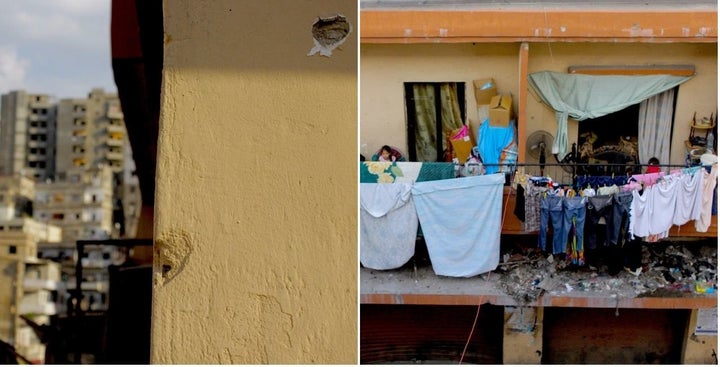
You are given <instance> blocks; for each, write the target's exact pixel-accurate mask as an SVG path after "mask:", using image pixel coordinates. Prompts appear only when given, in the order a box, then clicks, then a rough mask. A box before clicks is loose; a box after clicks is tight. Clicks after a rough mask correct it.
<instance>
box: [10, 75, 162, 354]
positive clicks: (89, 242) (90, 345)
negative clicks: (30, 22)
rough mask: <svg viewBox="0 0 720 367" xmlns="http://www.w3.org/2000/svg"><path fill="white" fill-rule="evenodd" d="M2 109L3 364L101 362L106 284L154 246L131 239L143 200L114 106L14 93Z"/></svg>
mask: <svg viewBox="0 0 720 367" xmlns="http://www.w3.org/2000/svg"><path fill="white" fill-rule="evenodd" d="M0 106H1V107H0V112H1V114H0V278H1V279H0V344H2V346H1V348H0V350H4V351H5V353H2V354H3V355H6V356H8V357H6V358H5V360H4V362H10V363H15V362H26V363H67V362H73V363H102V361H103V360H102V358H103V357H101V355H105V354H107V353H109V351H108V350H107V348H106V347H105V346H107V340H108V338H111V337H112V335H110V334H109V333H108V331H109V330H110V328H111V327H112V325H111V324H112V323H111V322H108V320H109V319H108V311H109V307H108V305H109V298H110V296H111V294H110V287H109V284H110V279H111V277H113V276H115V277H118V275H117V274H119V273H118V271H119V270H121V269H127V268H128V267H135V268H137V265H139V264H141V263H142V261H140V262H138V261H136V260H134V259H135V258H137V256H135V255H136V254H135V252H136V248H135V247H137V246H142V245H148V244H151V241H149V240H148V241H145V242H143V241H136V240H131V239H133V238H134V237H135V234H136V232H137V226H138V218H139V216H140V210H141V206H142V202H141V200H142V199H141V196H140V188H139V183H138V177H137V175H136V173H135V162H134V161H133V158H132V151H131V148H130V143H129V140H128V134H127V130H126V127H125V120H124V116H123V112H122V109H121V106H120V99H119V98H118V96H117V94H115V93H108V92H105V91H104V90H103V89H92V90H91V91H90V92H89V93H88V95H87V97H85V98H62V99H59V100H55V99H54V97H53V96H50V95H46V94H34V93H28V92H26V91H24V90H15V91H10V92H8V93H6V94H3V95H2V103H1V105H0ZM149 272H150V267H149V265H147V266H145V267H143V268H142V273H143V274H147V276H148V277H149V274H150V273H149ZM130 273H131V272H126V273H125V274H124V275H121V276H120V278H122V277H123V276H124V277H125V278H127V277H128V276H134V274H130ZM113 274H115V275H113ZM149 286H150V285H149V282H148V285H147V287H149ZM115 291H122V287H119V288H118V290H114V292H115ZM146 303H148V305H147V307H149V299H148V300H146ZM118 304H120V302H118ZM147 337H148V338H149V335H148V336H147ZM8 352H9V353H8ZM103 353H104V354H103Z"/></svg>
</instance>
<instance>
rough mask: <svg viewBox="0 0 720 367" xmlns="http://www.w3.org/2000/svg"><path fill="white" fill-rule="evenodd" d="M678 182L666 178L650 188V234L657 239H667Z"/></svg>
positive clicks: (673, 211)
mask: <svg viewBox="0 0 720 367" xmlns="http://www.w3.org/2000/svg"><path fill="white" fill-rule="evenodd" d="M679 182H680V181H679V180H677V179H674V178H672V177H668V178H665V179H662V180H660V181H658V182H657V183H656V184H655V185H653V186H652V187H650V190H651V191H652V195H651V196H650V199H651V200H652V203H651V204H650V208H651V211H650V213H651V215H652V220H651V221H650V233H651V234H654V235H658V237H657V238H658V239H659V238H665V237H667V236H668V231H669V230H670V227H672V222H673V214H674V213H675V203H676V202H677V193H678V190H677V188H678V187H679V186H678V183H679Z"/></svg>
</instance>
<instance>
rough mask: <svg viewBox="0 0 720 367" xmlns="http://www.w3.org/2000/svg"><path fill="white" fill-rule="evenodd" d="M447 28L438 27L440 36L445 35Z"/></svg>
mask: <svg viewBox="0 0 720 367" xmlns="http://www.w3.org/2000/svg"><path fill="white" fill-rule="evenodd" d="M447 35H448V30H447V29H445V28H440V37H447Z"/></svg>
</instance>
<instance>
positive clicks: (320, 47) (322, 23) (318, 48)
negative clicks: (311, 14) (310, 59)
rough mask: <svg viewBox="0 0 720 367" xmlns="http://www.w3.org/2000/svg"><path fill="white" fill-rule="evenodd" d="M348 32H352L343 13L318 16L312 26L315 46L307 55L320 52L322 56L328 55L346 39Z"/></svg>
mask: <svg viewBox="0 0 720 367" xmlns="http://www.w3.org/2000/svg"><path fill="white" fill-rule="evenodd" d="M350 32H352V25H350V23H348V21H347V19H346V18H345V17H344V16H343V15H340V14H337V15H335V16H333V17H328V18H321V17H318V19H317V20H316V21H315V23H313V26H312V36H313V43H314V44H315V47H313V48H312V50H310V52H308V54H307V55H308V56H313V55H315V54H317V53H320V55H322V56H326V57H330V56H331V55H332V51H333V50H334V49H336V48H337V47H339V46H340V45H342V44H343V43H344V42H345V40H347V36H348V35H349V34H350Z"/></svg>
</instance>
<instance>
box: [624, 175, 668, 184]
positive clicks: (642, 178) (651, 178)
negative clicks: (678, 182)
mask: <svg viewBox="0 0 720 367" xmlns="http://www.w3.org/2000/svg"><path fill="white" fill-rule="evenodd" d="M663 176H665V174H664V173H663V172H658V173H645V174H640V175H632V178H633V179H635V181H637V182H639V183H641V184H643V185H645V186H650V185H654V184H655V182H657V180H658V179H659V178H661V177H663Z"/></svg>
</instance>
